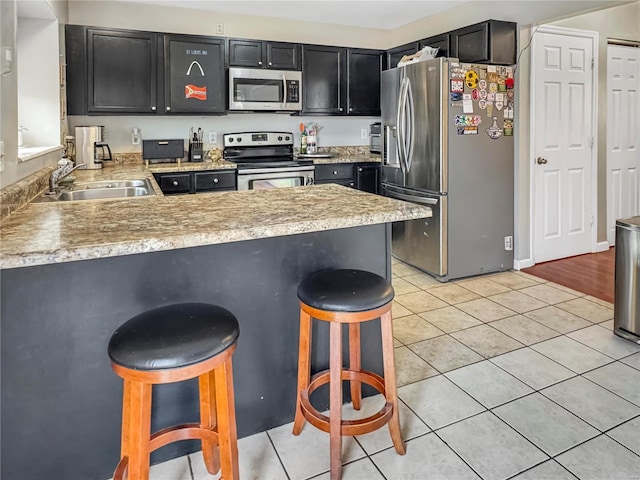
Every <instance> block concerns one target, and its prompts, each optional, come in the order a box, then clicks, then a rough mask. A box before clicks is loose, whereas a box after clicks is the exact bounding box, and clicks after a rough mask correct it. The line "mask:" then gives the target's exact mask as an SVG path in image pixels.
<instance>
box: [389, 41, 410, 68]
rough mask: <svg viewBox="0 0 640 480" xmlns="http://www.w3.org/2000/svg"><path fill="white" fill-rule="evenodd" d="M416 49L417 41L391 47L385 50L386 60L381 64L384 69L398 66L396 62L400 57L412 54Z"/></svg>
mask: <svg viewBox="0 0 640 480" xmlns="http://www.w3.org/2000/svg"><path fill="white" fill-rule="evenodd" d="M417 51H418V42H412V43H407V44H406V45H401V46H399V47H395V48H392V49H391V50H387V51H386V53H385V57H386V62H385V64H384V66H383V68H384V69H385V70H387V69H389V68H396V67H397V66H398V62H399V61H400V60H402V57H404V56H405V55H413V54H414V53H416V52H417Z"/></svg>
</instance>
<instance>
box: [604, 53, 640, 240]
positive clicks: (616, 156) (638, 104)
mask: <svg viewBox="0 0 640 480" xmlns="http://www.w3.org/2000/svg"><path fill="white" fill-rule="evenodd" d="M639 109H640V48H633V47H622V46H618V45H609V47H608V50H607V241H608V242H609V244H610V245H614V244H615V239H616V220H617V219H619V218H628V217H633V216H635V215H640V191H639V190H640V189H639V188H638V183H639V181H640V173H638V172H639V171H640V148H639V145H638V143H639V142H640V120H639V118H638V117H639V114H638V110H639Z"/></svg>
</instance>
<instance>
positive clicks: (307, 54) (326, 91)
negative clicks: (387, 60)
mask: <svg viewBox="0 0 640 480" xmlns="http://www.w3.org/2000/svg"><path fill="white" fill-rule="evenodd" d="M381 70H382V52H381V51H379V50H368V49H355V48H344V47H331V46H323V45H304V47H303V53H302V72H303V76H302V98H303V100H302V113H304V114H329V115H371V116H379V115H380V72H381Z"/></svg>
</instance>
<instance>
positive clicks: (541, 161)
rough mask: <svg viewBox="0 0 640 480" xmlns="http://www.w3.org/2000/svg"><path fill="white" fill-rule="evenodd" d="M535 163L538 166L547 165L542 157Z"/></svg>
mask: <svg viewBox="0 0 640 480" xmlns="http://www.w3.org/2000/svg"><path fill="white" fill-rule="evenodd" d="M536 161H537V162H538V165H544V164H545V163H547V159H546V158H542V157H538V158H537V160H536Z"/></svg>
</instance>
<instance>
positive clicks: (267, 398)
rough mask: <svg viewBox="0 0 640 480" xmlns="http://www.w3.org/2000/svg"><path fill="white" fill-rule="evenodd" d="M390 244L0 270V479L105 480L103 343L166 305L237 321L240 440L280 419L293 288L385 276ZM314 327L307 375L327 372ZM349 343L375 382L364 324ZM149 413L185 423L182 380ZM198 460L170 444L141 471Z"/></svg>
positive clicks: (373, 329)
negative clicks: (356, 275) (358, 274)
mask: <svg viewBox="0 0 640 480" xmlns="http://www.w3.org/2000/svg"><path fill="white" fill-rule="evenodd" d="M390 247H391V237H390V229H389V226H388V225H384V224H380V225H371V226H364V227H357V228H349V229H343V230H330V231H325V232H316V233H307V234H300V235H291V236H286V237H276V238H267V239H260V240H251V241H243V242H236V243H228V244H221V245H212V246H204V247H194V248H188V249H179V250H171V251H164V252H155V253H148V254H138V255H130V256H121V257H113V258H105V259H98V260H86V261H78V262H69V263H59V264H52V265H45V266H39V267H27V268H16V269H9V270H3V271H2V272H1V290H0V294H1V300H2V305H1V314H2V330H1V334H2V344H1V347H2V351H1V355H2V356H1V360H2V362H1V369H2V372H1V373H2V380H1V387H2V394H1V395H2V396H1V399H2V405H1V413H2V419H1V421H2V468H1V477H2V478H3V480H14V479H29V480H35V479H45V478H65V479H70V480H75V479H82V480H88V479H93V480H104V479H106V478H110V477H111V475H112V473H113V468H114V467H115V465H116V464H117V462H118V459H119V454H120V452H119V449H120V415H121V400H122V381H121V379H120V378H119V377H117V376H116V375H115V373H113V371H112V370H111V366H110V364H109V359H108V357H107V343H108V340H109V337H110V336H111V334H112V333H113V331H114V330H115V329H116V327H118V326H119V325H120V324H121V323H122V322H124V321H125V320H127V319H128V318H130V317H132V316H134V315H136V314H138V313H140V312H142V311H144V310H148V309H151V308H155V307H158V306H161V305H167V304H170V303H177V302H209V303H214V304H219V305H221V306H224V307H225V308H228V309H229V310H231V311H232V312H233V313H234V314H235V315H236V316H237V317H238V320H239V322H240V339H239V341H238V349H237V351H236V353H235V355H234V357H233V362H234V365H233V373H234V385H235V395H236V397H235V401H236V414H237V422H238V434H239V436H240V437H244V436H248V435H251V434H254V433H257V432H260V431H264V430H267V429H270V428H272V427H275V426H278V425H282V424H284V423H287V422H290V421H292V420H293V415H294V409H295V395H296V393H295V392H296V373H297V372H296V368H297V355H298V352H297V347H298V332H299V326H298V303H297V297H296V289H297V286H298V283H299V282H300V281H301V280H302V278H304V277H305V276H306V275H307V274H309V273H311V272H313V271H315V270H318V269H322V268H328V267H335V268H348V267H353V268H361V269H364V270H369V271H371V272H375V273H378V274H380V275H382V276H384V277H386V278H391V264H390V253H391V248H390ZM325 327H326V325H324V324H322V325H321V324H320V322H317V321H316V322H314V332H313V335H314V337H313V338H314V342H313V354H314V358H313V363H312V364H313V370H314V371H318V370H322V369H324V368H327V365H328V328H325ZM345 337H346V335H345ZM362 345H363V352H362V361H363V367H364V368H367V369H370V370H373V371H376V372H378V373H382V362H381V344H380V330H379V321H374V322H369V323H367V324H363V326H362ZM345 390H347V391H348V388H347V389H345ZM347 393H348V392H347ZM370 393H371V392H369V394H370ZM365 394H366V393H365ZM345 398H347V397H345ZM153 402H154V408H153V429H154V430H157V429H159V428H163V427H165V426H167V425H171V424H175V423H182V422H185V421H197V419H198V410H197V384H196V382H195V381H192V382H186V383H181V384H172V385H163V386H158V387H154V395H153ZM314 403H316V404H317V407H318V408H320V409H323V408H326V406H327V405H328V402H327V401H326V399H325V400H323V399H322V398H320V399H318V402H314ZM323 403H324V404H323ZM327 441H328V438H327ZM199 449H200V445H199V442H193V441H190V442H179V443H177V444H173V445H170V446H167V447H165V448H163V449H161V450H159V451H158V452H156V453H155V454H154V455H153V456H152V461H153V463H157V462H161V461H164V460H167V459H169V458H172V457H176V456H180V455H184V454H186V453H189V452H191V451H195V450H199Z"/></svg>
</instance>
